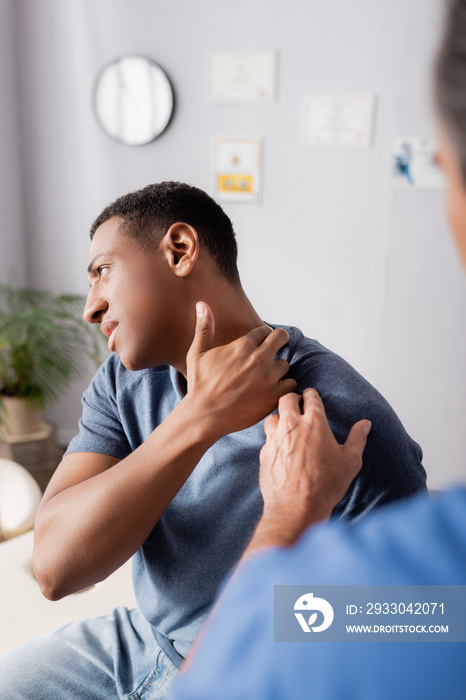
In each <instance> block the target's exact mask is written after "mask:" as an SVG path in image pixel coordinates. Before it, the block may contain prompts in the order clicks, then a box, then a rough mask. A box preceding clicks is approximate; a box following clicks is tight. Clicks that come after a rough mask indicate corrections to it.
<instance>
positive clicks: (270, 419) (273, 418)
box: [264, 413, 278, 437]
mask: <svg viewBox="0 0 466 700" xmlns="http://www.w3.org/2000/svg"><path fill="white" fill-rule="evenodd" d="M277 425H278V416H277V414H276V413H272V414H271V415H270V416H267V418H266V419H265V421H264V433H265V435H266V436H267V437H269V435H271V433H273V432H274V431H275V430H276V429H277Z"/></svg>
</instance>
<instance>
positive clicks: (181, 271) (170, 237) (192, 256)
mask: <svg viewBox="0 0 466 700" xmlns="http://www.w3.org/2000/svg"><path fill="white" fill-rule="evenodd" d="M162 247H163V254H164V256H165V260H166V261H167V263H168V265H169V267H170V268H171V269H172V271H173V272H174V274H175V275H176V276H177V277H187V276H188V275H189V274H190V273H191V271H192V269H193V267H194V265H195V263H196V260H197V257H198V255H199V238H198V236H197V231H196V230H195V229H194V228H193V227H192V226H190V225H189V224H185V223H183V222H181V221H178V222H177V223H176V224H172V225H171V226H170V228H169V229H168V231H167V233H166V234H165V236H164V237H163V240H162Z"/></svg>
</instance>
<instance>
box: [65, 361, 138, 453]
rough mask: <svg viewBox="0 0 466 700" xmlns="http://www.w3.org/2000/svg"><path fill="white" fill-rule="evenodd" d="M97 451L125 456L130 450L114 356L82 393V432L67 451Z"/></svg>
mask: <svg viewBox="0 0 466 700" xmlns="http://www.w3.org/2000/svg"><path fill="white" fill-rule="evenodd" d="M73 452H97V453H99V454H105V455H110V456H112V457H117V458H118V459H124V458H125V457H127V456H128V455H129V454H130V452H131V447H130V444H129V442H128V439H127V437H126V434H125V431H124V429H123V425H122V422H121V419H120V414H119V410H118V403H117V378H116V371H115V366H114V363H113V356H112V357H111V358H109V360H107V362H105V363H104V364H103V365H102V366H101V367H100V368H99V369H98V370H97V372H96V374H95V376H94V378H93V379H92V381H91V383H90V385H89V386H88V388H87V389H86V391H85V392H84V394H83V397H82V415H81V418H80V420H79V432H78V434H77V435H76V436H75V437H74V438H73V439H72V440H71V442H70V444H69V446H68V449H67V451H66V453H65V456H66V455H67V454H71V453H73Z"/></svg>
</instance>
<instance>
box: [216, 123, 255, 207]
mask: <svg viewBox="0 0 466 700" xmlns="http://www.w3.org/2000/svg"><path fill="white" fill-rule="evenodd" d="M261 151H262V143H261V140H260V139H257V138H236V137H230V138H228V137H217V138H215V139H214V143H213V191H214V197H215V198H216V199H217V200H218V201H219V202H230V203H236V204H258V203H259V198H260V192H261V158H262V154H261Z"/></svg>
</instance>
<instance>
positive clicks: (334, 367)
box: [269, 324, 373, 395]
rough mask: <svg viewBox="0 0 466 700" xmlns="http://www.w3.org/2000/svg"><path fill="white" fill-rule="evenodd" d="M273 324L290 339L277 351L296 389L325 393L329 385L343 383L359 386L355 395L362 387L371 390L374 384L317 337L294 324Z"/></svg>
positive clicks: (343, 384) (361, 390)
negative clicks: (309, 388)
mask: <svg viewBox="0 0 466 700" xmlns="http://www.w3.org/2000/svg"><path fill="white" fill-rule="evenodd" d="M269 325H272V327H273V328H284V329H285V330H286V331H287V332H288V334H289V336H290V339H289V341H288V343H287V344H286V345H285V346H284V347H283V348H282V349H281V350H280V352H279V353H278V357H280V358H281V359H284V360H286V361H287V362H289V364H290V373H289V376H291V377H293V379H296V381H297V383H298V390H299V391H302V390H303V389H305V388H306V387H307V386H313V387H314V388H316V389H317V390H318V391H323V392H324V393H326V392H327V391H328V390H329V389H330V387H331V386H333V385H339V387H340V389H339V393H340V392H341V388H342V387H343V386H345V385H346V384H349V385H351V386H353V387H354V388H356V387H357V388H358V392H357V393H358V394H359V395H361V392H362V393H364V389H365V390H367V391H371V390H372V389H373V387H372V386H371V385H370V384H369V382H368V381H367V380H366V379H364V377H363V376H362V375H361V374H360V373H359V372H358V371H357V370H356V369H355V368H354V367H352V365H350V363H349V362H348V361H347V360H345V359H344V358H343V357H341V355H338V353H336V352H334V351H333V350H330V349H329V348H327V347H325V345H322V343H320V342H319V341H318V340H315V339H314V338H309V337H308V336H306V335H305V334H304V333H303V332H302V330H300V329H299V328H296V327H295V326H287V325H273V324H269Z"/></svg>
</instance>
